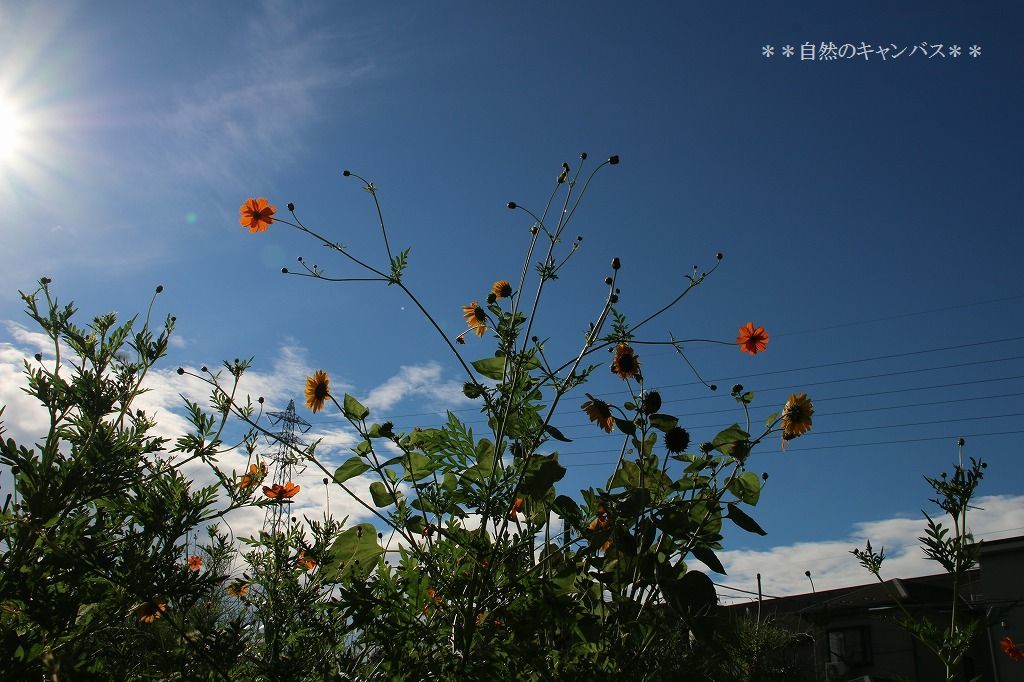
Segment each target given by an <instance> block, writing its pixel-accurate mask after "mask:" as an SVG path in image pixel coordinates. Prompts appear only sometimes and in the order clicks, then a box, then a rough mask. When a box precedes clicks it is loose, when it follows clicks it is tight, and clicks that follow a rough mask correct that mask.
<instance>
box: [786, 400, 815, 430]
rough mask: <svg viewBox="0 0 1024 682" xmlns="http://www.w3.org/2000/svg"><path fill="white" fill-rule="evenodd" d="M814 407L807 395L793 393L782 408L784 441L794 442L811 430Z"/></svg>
mask: <svg viewBox="0 0 1024 682" xmlns="http://www.w3.org/2000/svg"><path fill="white" fill-rule="evenodd" d="M813 414H814V405H812V404H811V399H810V398H808V397H807V394H806V393H793V394H791V395H790V396H789V400H787V401H786V406H785V407H783V408H782V440H783V441H787V440H793V439H794V438H796V437H797V436H802V435H804V434H805V433H807V432H808V431H810V430H811V416H812V415H813Z"/></svg>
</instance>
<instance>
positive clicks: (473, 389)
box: [462, 381, 484, 400]
mask: <svg viewBox="0 0 1024 682" xmlns="http://www.w3.org/2000/svg"><path fill="white" fill-rule="evenodd" d="M462 394H463V395H464V396H466V397H467V398H469V399H470V400H476V399H477V398H479V397H480V396H482V395H483V394H484V390H483V389H482V388H481V387H480V385H479V384H474V383H472V382H469V381H467V382H466V383H465V384H463V386H462Z"/></svg>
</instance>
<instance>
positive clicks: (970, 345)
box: [390, 336, 1024, 421]
mask: <svg viewBox="0 0 1024 682" xmlns="http://www.w3.org/2000/svg"><path fill="white" fill-rule="evenodd" d="M1021 340H1024V336H1014V337H1008V338H1003V339H989V340H986V341H975V342H973V343H964V344H959V345H955V346H942V347H940V348H926V349H919V350H914V351H907V352H903V353H891V354H888V355H877V356H873V357H868V358H857V359H855V360H842V361H837V362H828V363H822V364H818V365H808V366H806V367H791V368H788V369H778V370H771V371H766V372H756V373H753V374H743V375H737V376H730V377H717V378H715V379H713V380H712V381H731V380H732V379H749V378H753V377H760V376H770V375H775V374H788V373H791V372H802V371H806V370H811V369H826V368H829V367H841V366H844V365H852V364H858V363H864V362H875V361H878V360H892V359H895V358H904V357H910V356H914V355H925V354H929V353H941V352H945V351H949V350H961V349H964V348H977V347H980V346H988V345H993V344H998V343H1010V342H1013V341H1021ZM1017 357H1018V358H1019V357H1020V356H1017ZM955 366H957V365H950V367H955ZM698 385H700V382H699V381H689V382H683V383H677V384H666V385H664V386H662V387H661V388H678V387H682V386H698ZM617 393H619V391H604V392H600V393H597V395H611V394H617ZM694 399H695V398H694ZM670 402H671V401H670ZM478 410H479V408H477V407H465V408H459V409H456V410H449V411H450V412H454V413H461V412H474V411H478ZM436 414H437V413H436V412H410V413H407V414H396V415H391V417H390V419H391V420H392V421H394V420H396V419H405V418H407V417H429V416H435V415H436Z"/></svg>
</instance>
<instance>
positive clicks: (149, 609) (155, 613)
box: [137, 599, 167, 623]
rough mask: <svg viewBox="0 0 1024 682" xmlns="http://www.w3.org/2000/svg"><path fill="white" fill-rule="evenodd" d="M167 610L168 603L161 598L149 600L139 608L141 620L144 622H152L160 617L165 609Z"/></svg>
mask: <svg viewBox="0 0 1024 682" xmlns="http://www.w3.org/2000/svg"><path fill="white" fill-rule="evenodd" d="M166 610H167V604H166V603H165V602H163V601H161V600H159V599H154V600H153V601H148V602H146V603H145V604H143V605H142V606H140V607H139V609H138V612H137V613H138V614H139V621H141V622H143V623H152V622H153V621H155V620H156V619H157V618H159V617H160V614H162V613H163V612H164V611H166Z"/></svg>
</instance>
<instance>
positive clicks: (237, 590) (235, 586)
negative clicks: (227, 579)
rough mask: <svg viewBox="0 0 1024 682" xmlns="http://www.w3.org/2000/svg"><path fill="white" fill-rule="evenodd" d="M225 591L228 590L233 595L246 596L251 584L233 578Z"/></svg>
mask: <svg viewBox="0 0 1024 682" xmlns="http://www.w3.org/2000/svg"><path fill="white" fill-rule="evenodd" d="M224 591H225V592H227V593H228V594H229V595H231V596H232V597H239V598H241V597H244V596H245V595H247V594H249V586H248V585H246V584H245V582H244V581H241V580H233V581H231V584H230V585H228V586H227V587H226V588H224Z"/></svg>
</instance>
